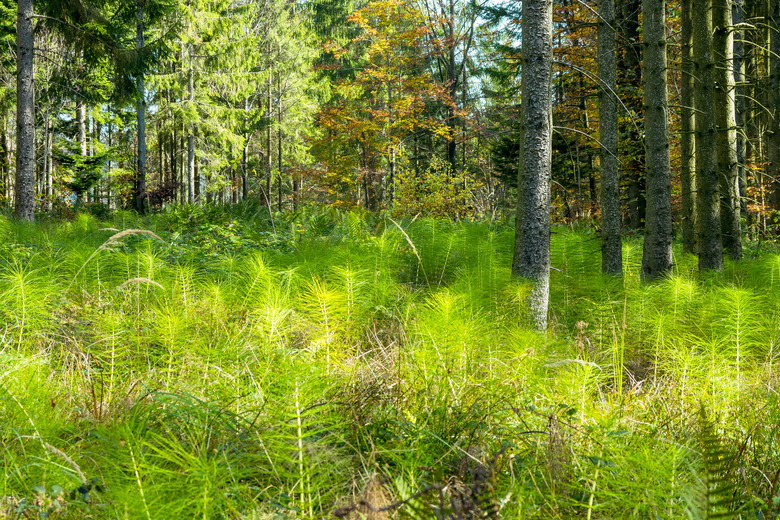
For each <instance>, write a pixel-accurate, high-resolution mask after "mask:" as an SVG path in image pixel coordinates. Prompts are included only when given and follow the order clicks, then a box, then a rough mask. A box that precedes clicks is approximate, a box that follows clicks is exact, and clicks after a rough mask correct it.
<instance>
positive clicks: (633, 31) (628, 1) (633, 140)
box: [620, 0, 647, 229]
mask: <svg viewBox="0 0 780 520" xmlns="http://www.w3.org/2000/svg"><path fill="white" fill-rule="evenodd" d="M621 7H622V11H623V16H622V20H621V24H620V27H621V33H622V34H621V41H623V42H626V43H625V45H624V50H623V63H622V64H621V65H622V67H621V69H622V72H623V74H622V77H623V81H622V82H621V83H622V85H621V86H622V92H621V97H622V98H623V99H624V100H625V101H624V103H625V104H626V105H627V106H628V108H629V109H630V110H631V112H632V113H633V114H634V118H635V121H633V122H629V123H628V127H627V128H626V129H625V133H626V135H627V139H626V146H625V150H624V151H623V154H622V155H623V156H624V157H625V160H624V164H625V169H624V172H625V173H624V175H625V177H626V179H627V181H628V225H629V226H630V227H631V229H639V228H641V227H642V225H643V223H644V221H645V213H646V210H647V203H646V200H645V175H644V164H643V162H642V159H643V156H642V152H641V148H642V138H641V134H640V124H641V120H642V119H643V117H644V107H643V106H642V97H641V92H642V48H641V45H640V40H641V36H640V30H639V28H640V27H639V13H640V11H641V8H642V4H641V0H623V1H622V6H621Z"/></svg>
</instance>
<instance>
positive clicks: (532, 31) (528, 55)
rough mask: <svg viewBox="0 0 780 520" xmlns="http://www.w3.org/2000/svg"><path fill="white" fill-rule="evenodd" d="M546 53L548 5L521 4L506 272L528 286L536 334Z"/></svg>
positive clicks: (546, 170) (543, 287)
mask: <svg viewBox="0 0 780 520" xmlns="http://www.w3.org/2000/svg"><path fill="white" fill-rule="evenodd" d="M552 50H553V49H552V0H527V1H525V2H523V75H522V81H523V120H524V125H523V126H524V131H523V148H522V154H523V158H522V160H521V161H520V162H521V165H522V166H521V170H520V172H519V177H518V182H517V185H518V198H517V217H516V220H515V247H514V259H513V263H512V272H513V273H514V275H515V276H519V277H522V278H525V279H528V280H530V281H531V282H532V283H533V289H532V292H531V295H530V296H529V298H528V305H529V307H530V312H531V317H532V319H533V322H534V325H535V326H536V328H537V329H539V330H544V329H546V328H547V306H548V302H549V296H550V183H551V177H550V174H551V163H552Z"/></svg>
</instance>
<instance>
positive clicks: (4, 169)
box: [0, 114, 11, 201]
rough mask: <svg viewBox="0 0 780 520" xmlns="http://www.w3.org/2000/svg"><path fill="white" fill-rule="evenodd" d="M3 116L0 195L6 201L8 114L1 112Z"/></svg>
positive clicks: (8, 158) (0, 152)
mask: <svg viewBox="0 0 780 520" xmlns="http://www.w3.org/2000/svg"><path fill="white" fill-rule="evenodd" d="M2 116H3V118H2V121H0V190H1V191H0V196H2V197H3V198H4V199H5V200H6V201H7V200H8V192H7V191H6V190H7V188H8V186H7V182H6V178H7V177H6V176H7V175H8V171H9V169H10V164H9V160H10V157H11V154H10V153H9V147H10V142H9V138H8V115H7V114H2Z"/></svg>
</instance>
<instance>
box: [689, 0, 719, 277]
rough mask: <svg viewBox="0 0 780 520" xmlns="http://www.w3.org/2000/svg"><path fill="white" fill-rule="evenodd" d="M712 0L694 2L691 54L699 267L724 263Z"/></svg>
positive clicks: (715, 268) (707, 267)
mask: <svg viewBox="0 0 780 520" xmlns="http://www.w3.org/2000/svg"><path fill="white" fill-rule="evenodd" d="M711 37H712V0H694V2H693V56H694V73H695V77H696V90H695V94H694V97H695V100H696V123H695V124H696V213H697V214H696V225H697V228H698V229H697V232H698V233H697V234H698V237H697V238H698V242H697V246H698V247H697V250H698V253H699V269H700V270H710V269H714V270H719V269H721V268H722V267H723V244H722V242H721V236H720V193H719V189H718V171H717V164H716V158H717V151H716V149H715V144H716V143H715V139H716V137H715V118H714V116H713V113H712V106H713V102H714V99H713V69H714V67H715V64H714V59H713V55H712V39H711Z"/></svg>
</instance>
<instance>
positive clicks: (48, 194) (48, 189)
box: [46, 127, 54, 211]
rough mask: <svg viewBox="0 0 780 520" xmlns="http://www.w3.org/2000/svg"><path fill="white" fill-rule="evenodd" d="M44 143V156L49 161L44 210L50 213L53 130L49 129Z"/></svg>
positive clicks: (52, 180)
mask: <svg viewBox="0 0 780 520" xmlns="http://www.w3.org/2000/svg"><path fill="white" fill-rule="evenodd" d="M48 134H49V135H48V139H47V141H46V144H47V147H46V148H47V149H46V154H47V156H48V157H49V160H48V161H47V162H46V209H47V210H49V211H51V209H52V203H53V202H54V179H53V176H54V163H53V161H52V149H53V148H54V128H53V127H50V128H49V132H48Z"/></svg>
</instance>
